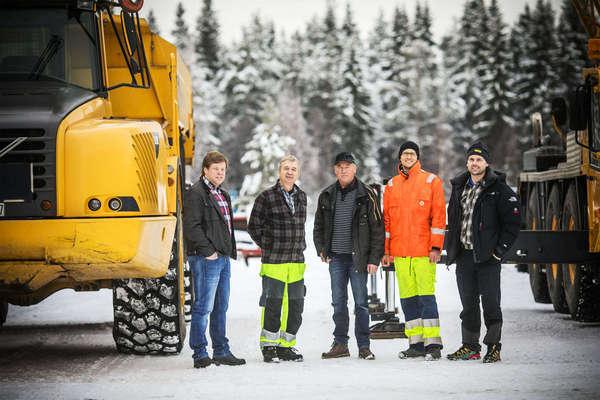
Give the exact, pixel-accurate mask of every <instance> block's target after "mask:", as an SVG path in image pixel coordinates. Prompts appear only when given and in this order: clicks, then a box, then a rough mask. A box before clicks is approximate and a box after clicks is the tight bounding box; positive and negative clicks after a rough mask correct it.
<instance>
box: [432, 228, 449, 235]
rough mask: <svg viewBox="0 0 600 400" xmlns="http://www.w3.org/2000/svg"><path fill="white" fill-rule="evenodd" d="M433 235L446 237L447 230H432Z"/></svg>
mask: <svg viewBox="0 0 600 400" xmlns="http://www.w3.org/2000/svg"><path fill="white" fill-rule="evenodd" d="M431 233H432V234H434V235H444V234H446V230H445V229H440V228H431Z"/></svg>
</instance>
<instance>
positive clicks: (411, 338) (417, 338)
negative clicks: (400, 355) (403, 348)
mask: <svg viewBox="0 0 600 400" xmlns="http://www.w3.org/2000/svg"><path fill="white" fill-rule="evenodd" d="M406 336H408V344H415V343H422V342H423V336H421V335H413V336H409V335H408V334H407V335H406Z"/></svg>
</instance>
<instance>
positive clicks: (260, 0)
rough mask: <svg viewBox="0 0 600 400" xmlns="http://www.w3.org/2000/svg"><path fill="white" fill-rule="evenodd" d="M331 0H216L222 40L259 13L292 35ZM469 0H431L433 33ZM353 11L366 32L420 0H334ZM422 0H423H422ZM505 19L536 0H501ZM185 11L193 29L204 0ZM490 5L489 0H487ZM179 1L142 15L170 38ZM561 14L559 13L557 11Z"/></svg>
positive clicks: (148, 1)
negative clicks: (150, 15)
mask: <svg viewBox="0 0 600 400" xmlns="http://www.w3.org/2000/svg"><path fill="white" fill-rule="evenodd" d="M327 1H328V0H213V7H214V9H215V10H216V13H217V17H218V19H219V23H220V24H221V40H222V41H223V42H224V43H226V44H229V43H231V42H232V41H233V40H236V39H239V36H240V33H241V29H240V27H241V26H244V25H247V24H248V22H249V21H250V17H251V16H252V15H253V14H255V13H258V14H260V15H261V16H262V17H265V18H267V19H271V20H273V21H274V22H275V26H276V28H277V30H278V31H281V30H284V31H285V33H286V34H288V35H289V34H291V33H293V32H294V31H295V30H298V29H303V28H304V26H305V23H306V21H307V20H309V19H310V18H311V17H312V16H313V15H315V14H317V15H321V16H322V15H323V14H324V10H325V6H326V4H327ZM465 1H466V0H429V2H428V3H429V5H430V8H431V12H432V14H433V33H434V35H435V38H436V39H438V40H439V39H440V38H441V37H442V36H443V35H444V34H445V33H446V32H448V30H449V29H450V27H451V26H452V24H453V20H454V19H456V18H458V17H459V16H460V15H461V13H462V9H463V5H464V3H465ZM550 1H551V3H552V5H553V7H554V9H555V10H560V7H561V3H562V1H561V0H550ZM347 2H349V3H350V4H351V5H352V9H353V10H354V15H355V19H356V21H357V23H358V25H359V27H360V30H361V33H362V34H363V35H364V34H365V33H366V32H367V31H368V30H370V29H371V27H372V26H373V22H374V21H375V18H376V17H377V14H378V13H379V10H383V12H384V13H385V16H386V17H387V19H388V20H389V19H390V18H391V16H392V12H393V9H394V7H395V6H396V5H398V6H400V7H404V8H405V9H406V10H407V11H408V13H409V15H411V16H412V15H413V13H414V9H415V4H416V3H417V0H335V3H334V4H335V5H336V9H337V15H338V19H339V20H341V18H342V16H343V11H344V7H345V5H346V3H347ZM421 2H423V1H421ZM498 2H499V4H500V7H501V9H502V13H503V15H504V18H505V21H507V22H510V23H512V22H513V21H514V20H515V19H516V18H517V17H518V15H519V13H521V11H522V10H523V7H524V6H525V3H529V4H530V5H531V6H535V0H498ZM182 3H183V7H184V8H185V10H186V14H185V15H186V19H187V23H188V26H189V27H190V28H194V27H195V25H196V18H197V16H198V15H199V13H200V10H201V8H202V0H182ZM486 4H488V5H489V0H486ZM176 6H177V1H176V0H168V1H165V0H145V2H144V8H143V9H142V12H141V15H142V16H146V14H147V13H148V12H149V11H150V10H151V9H152V10H154V15H156V17H157V21H158V26H159V29H160V32H161V34H162V35H163V37H165V38H166V39H170V38H171V30H172V29H173V24H174V21H175V9H176ZM557 14H558V13H557Z"/></svg>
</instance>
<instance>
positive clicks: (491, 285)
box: [444, 142, 521, 363]
mask: <svg viewBox="0 0 600 400" xmlns="http://www.w3.org/2000/svg"><path fill="white" fill-rule="evenodd" d="M488 160H489V151H488V149H487V147H486V146H485V145H484V144H483V143H481V142H477V143H475V144H473V145H472V146H471V147H470V148H469V150H468V151H467V172H464V173H462V174H461V175H459V176H457V177H455V178H454V179H452V180H451V183H452V194H451V196H450V202H449V204H448V233H447V234H446V240H445V242H444V243H445V245H446V252H447V259H446V263H447V264H448V265H450V264H452V263H454V262H455V261H456V283H457V285H458V291H459V294H460V300H461V303H462V308H463V309H462V312H461V313H460V318H461V320H462V342H463V344H462V346H461V347H460V348H459V349H458V350H457V351H456V352H454V353H452V354H448V359H450V360H477V359H479V358H480V357H481V356H480V351H481V346H480V344H479V334H480V328H481V315H480V314H481V312H480V309H479V299H480V297H481V304H482V306H483V318H484V321H485V325H486V327H487V333H486V335H485V337H484V339H483V343H484V344H486V345H487V346H488V349H487V353H486V355H485V357H484V358H483V362H485V363H491V362H497V361H500V349H501V346H502V345H501V343H500V336H501V331H502V310H501V309H500V262H501V261H502V258H503V256H504V255H505V254H506V252H507V251H508V250H509V249H510V247H511V246H512V244H513V243H514V241H515V239H516V237H517V235H518V233H519V228H520V224H521V212H520V207H519V204H520V202H519V199H518V198H517V195H516V194H515V192H514V191H513V190H512V189H511V188H510V187H509V186H508V185H507V184H506V182H505V179H506V175H504V174H503V173H501V172H497V171H493V170H492V169H491V168H490V167H489V166H488Z"/></svg>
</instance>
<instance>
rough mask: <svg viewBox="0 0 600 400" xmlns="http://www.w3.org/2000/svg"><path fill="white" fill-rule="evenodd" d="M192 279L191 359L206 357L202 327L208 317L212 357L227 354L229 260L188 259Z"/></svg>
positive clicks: (204, 331)
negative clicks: (192, 353)
mask: <svg viewBox="0 0 600 400" xmlns="http://www.w3.org/2000/svg"><path fill="white" fill-rule="evenodd" d="M188 260H189V263H190V268H191V270H192V279H193V280H194V304H193V305H192V322H191V327H190V347H191V348H192V349H193V350H194V356H193V357H194V359H198V358H204V357H208V352H207V351H206V347H207V346H208V341H207V340H206V328H207V326H208V320H209V314H210V340H211V342H212V348H213V357H215V356H216V357H221V356H226V355H228V354H230V351H229V340H228V339H227V337H226V336H225V333H226V326H225V325H226V321H225V319H226V315H227V307H228V305H229V279H230V277H231V270H230V265H229V257H227V256H219V257H218V258H217V259H216V260H207V259H206V257H201V256H190V257H189V258H188Z"/></svg>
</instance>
